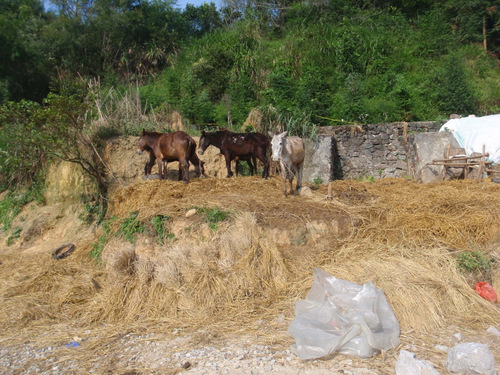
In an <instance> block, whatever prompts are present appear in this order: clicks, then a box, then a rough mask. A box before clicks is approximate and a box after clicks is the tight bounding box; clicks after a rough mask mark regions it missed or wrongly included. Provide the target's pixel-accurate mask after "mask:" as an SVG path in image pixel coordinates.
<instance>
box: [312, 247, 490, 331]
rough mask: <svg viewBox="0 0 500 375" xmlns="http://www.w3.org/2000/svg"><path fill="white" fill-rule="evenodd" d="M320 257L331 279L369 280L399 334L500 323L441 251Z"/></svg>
mask: <svg viewBox="0 0 500 375" xmlns="http://www.w3.org/2000/svg"><path fill="white" fill-rule="evenodd" d="M337 255H338V256H337ZM322 256H323V257H324V259H323V262H322V265H321V268H322V269H323V270H325V271H327V272H329V273H331V274H332V275H333V276H335V277H337V278H340V279H345V280H349V281H352V282H356V283H359V284H364V283H366V282H367V281H370V280H371V281H373V282H374V283H375V285H377V287H379V288H380V289H382V290H383V292H384V293H385V295H386V296H387V298H388V300H389V303H390V304H391V306H392V308H393V309H394V312H395V314H396V316H397V318H398V320H399V322H400V324H401V327H402V329H404V330H419V331H424V332H428V333H431V332H432V331H433V330H435V329H438V328H443V327H446V326H448V325H461V324H465V325H468V326H473V325H475V324H477V323H488V324H493V322H495V321H498V319H499V318H500V313H499V312H498V311H495V310H494V309H491V307H492V306H491V304H488V303H487V302H486V301H484V300H483V299H481V298H480V297H479V296H478V295H477V294H476V293H475V291H474V290H473V289H472V287H471V286H470V285H468V284H467V282H466V280H465V278H464V277H463V276H462V275H461V274H460V272H459V270H458V268H457V266H456V262H455V260H454V259H453V256H452V255H451V254H450V253H449V252H448V251H447V250H446V249H444V248H422V247H402V248H398V247H387V246H383V247H381V246H380V245H374V244H371V243H370V242H368V241H364V242H363V243H359V244H351V245H346V246H344V247H343V248H342V249H340V250H339V252H338V253H336V252H334V251H332V254H331V258H330V259H326V256H325V255H324V254H323V255H322ZM309 280H310V279H309ZM311 282H312V281H310V282H309V283H308V285H309V286H310V285H311Z"/></svg>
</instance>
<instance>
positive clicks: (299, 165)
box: [297, 161, 304, 194]
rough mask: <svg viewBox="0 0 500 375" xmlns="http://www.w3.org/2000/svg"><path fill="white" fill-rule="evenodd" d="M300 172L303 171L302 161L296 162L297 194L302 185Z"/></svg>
mask: <svg viewBox="0 0 500 375" xmlns="http://www.w3.org/2000/svg"><path fill="white" fill-rule="evenodd" d="M302 172H304V161H301V162H300V163H299V164H297V194H298V193H299V190H300V188H301V187H302Z"/></svg>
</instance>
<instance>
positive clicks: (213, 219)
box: [195, 207, 229, 231]
mask: <svg viewBox="0 0 500 375" xmlns="http://www.w3.org/2000/svg"><path fill="white" fill-rule="evenodd" d="M195 208H196V212H197V213H202V214H204V215H205V220H206V222H207V223H208V226H209V227H210V229H212V230H214V231H215V230H217V229H219V225H218V223H220V222H221V221H224V220H226V219H227V218H228V217H229V212H227V211H222V210H221V209H220V208H219V207H215V208H208V207H202V208H199V207H195Z"/></svg>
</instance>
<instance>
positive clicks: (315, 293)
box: [288, 268, 400, 360]
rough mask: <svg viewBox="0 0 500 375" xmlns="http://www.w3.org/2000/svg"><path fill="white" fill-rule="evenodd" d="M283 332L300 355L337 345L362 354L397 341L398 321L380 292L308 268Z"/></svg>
mask: <svg viewBox="0 0 500 375" xmlns="http://www.w3.org/2000/svg"><path fill="white" fill-rule="evenodd" d="M288 332H289V333H290V334H291V335H292V336H293V337H294V339H295V344H294V345H292V350H293V351H294V352H295V354H297V355H298V356H299V358H300V359H303V360H306V359H314V358H322V357H326V356H329V355H331V354H333V353H334V352H336V351H338V352H340V353H344V354H352V355H355V356H357V357H361V358H368V357H371V356H373V355H375V354H377V353H378V352H379V351H380V350H388V349H391V348H393V347H395V346H397V345H398V344H399V333H400V330H399V322H398V320H397V318H396V316H395V315H394V312H393V310H392V308H391V306H390V305H389V303H388V302H387V300H386V298H385V296H384V293H383V292H382V291H381V290H380V289H378V288H377V287H376V286H375V285H374V284H373V283H372V282H371V281H369V282H367V283H366V284H364V285H359V284H355V283H352V282H349V281H346V280H341V279H337V278H336V277H334V276H332V275H330V274H329V273H327V272H325V271H323V270H321V269H319V268H315V269H314V283H313V285H312V287H311V289H310V290H309V293H308V294H307V296H306V299H305V300H300V301H298V302H297V303H296V304H295V319H294V320H293V321H292V323H291V324H290V327H289V328H288Z"/></svg>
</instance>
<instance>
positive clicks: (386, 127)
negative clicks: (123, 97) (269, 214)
mask: <svg viewBox="0 0 500 375" xmlns="http://www.w3.org/2000/svg"><path fill="white" fill-rule="evenodd" d="M440 127H441V124H440V123H438V122H395V123H387V124H370V125H343V126H330V127H322V128H321V129H320V133H319V136H318V140H317V141H316V142H313V141H307V142H306V160H305V168H304V181H306V182H314V179H321V181H323V182H327V181H331V180H336V179H356V178H364V177H370V176H373V177H374V178H382V177H406V176H410V177H415V176H413V168H412V165H413V158H414V153H415V152H414V139H415V134H418V133H424V132H437V131H438V130H439V128H440ZM328 154H329V155H328Z"/></svg>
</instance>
